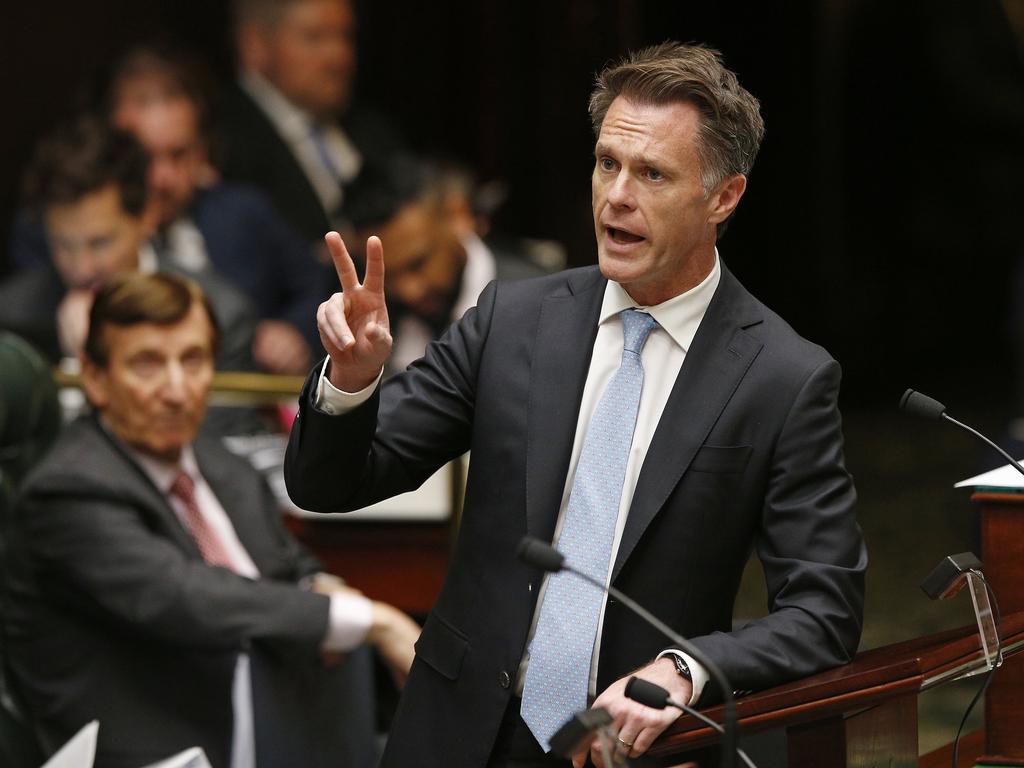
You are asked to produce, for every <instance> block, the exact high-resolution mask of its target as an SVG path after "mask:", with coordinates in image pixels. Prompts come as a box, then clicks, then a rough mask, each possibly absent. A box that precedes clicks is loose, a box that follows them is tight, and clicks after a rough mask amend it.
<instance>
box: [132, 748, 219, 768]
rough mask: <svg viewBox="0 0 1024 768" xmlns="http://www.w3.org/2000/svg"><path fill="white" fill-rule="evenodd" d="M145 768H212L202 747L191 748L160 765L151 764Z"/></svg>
mask: <svg viewBox="0 0 1024 768" xmlns="http://www.w3.org/2000/svg"><path fill="white" fill-rule="evenodd" d="M145 768H210V761H209V760H207V759H206V753H205V752H203V750H202V747H191V748H189V749H186V750H185V751H184V752H179V753H178V754H176V755H173V756H172V757H168V758H167V759H166V760H161V761H160V762H159V763H150V764H149V765H147V766H145Z"/></svg>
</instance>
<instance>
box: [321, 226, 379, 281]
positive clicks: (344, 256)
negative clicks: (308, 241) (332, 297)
mask: <svg viewBox="0 0 1024 768" xmlns="http://www.w3.org/2000/svg"><path fill="white" fill-rule="evenodd" d="M370 239H371V240H377V242H378V244H379V243H380V240H378V239H377V238H375V237H373V238H370ZM324 242H326V243H327V250H328V251H330V253H331V261H333V262H334V271H335V272H337V273H338V280H339V281H340V282H341V290H342V291H349V292H351V291H354V290H355V289H356V288H358V287H359V274H358V273H357V272H356V265H355V264H354V263H353V261H352V257H351V256H349V253H348V248H346V247H345V241H344V240H342V239H341V235H339V234H338V233H337V232H328V233H327V234H326V235H325V236H324ZM381 271H382V274H383V266H382V267H381Z"/></svg>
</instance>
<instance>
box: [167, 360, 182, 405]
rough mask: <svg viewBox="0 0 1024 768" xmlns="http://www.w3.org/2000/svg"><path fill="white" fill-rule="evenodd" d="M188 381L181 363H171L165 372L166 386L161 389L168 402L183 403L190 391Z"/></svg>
mask: <svg viewBox="0 0 1024 768" xmlns="http://www.w3.org/2000/svg"><path fill="white" fill-rule="evenodd" d="M187 385H188V380H187V376H186V374H185V369H184V368H182V367H181V364H180V363H177V362H170V363H168V364H167V369H166V371H165V372H164V385H163V387H162V388H161V393H162V394H163V397H164V399H165V400H167V401H168V402H172V403H182V402H184V401H185V397H186V394H187V391H188V386H187Z"/></svg>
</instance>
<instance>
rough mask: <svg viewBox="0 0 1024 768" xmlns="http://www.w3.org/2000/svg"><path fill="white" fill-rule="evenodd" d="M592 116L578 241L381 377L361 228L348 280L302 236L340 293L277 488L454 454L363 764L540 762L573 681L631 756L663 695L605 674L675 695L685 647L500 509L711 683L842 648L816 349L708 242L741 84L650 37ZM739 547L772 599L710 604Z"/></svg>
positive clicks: (747, 678)
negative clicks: (430, 601) (572, 252)
mask: <svg viewBox="0 0 1024 768" xmlns="http://www.w3.org/2000/svg"><path fill="white" fill-rule="evenodd" d="M591 115H592V119H593V122H594V128H595V133H596V135H597V144H596V150H595V157H596V162H595V166H594V171H593V176H592V191H593V213H594V227H595V233H596V236H597V250H598V260H599V267H597V268H594V267H591V268H585V269H579V270H572V271H569V272H565V273H562V274H557V275H553V276H550V277H543V278H539V279H536V280H527V281H521V282H513V283H501V282H497V283H492V284H491V285H490V286H489V287H488V288H487V289H486V290H485V291H484V293H483V294H482V296H481V297H480V300H479V302H478V304H477V307H476V309H474V310H471V311H470V312H469V313H467V315H466V316H465V317H464V318H463V319H462V320H461V321H459V322H458V323H456V324H454V325H453V326H452V328H451V329H450V331H449V332H448V333H447V334H446V335H445V336H444V337H443V338H442V339H441V340H440V341H439V342H436V343H434V344H432V345H431V346H430V347H429V348H428V349H427V352H426V355H425V356H424V358H423V359H422V360H421V361H419V362H417V363H415V364H414V365H413V366H412V367H411V368H410V369H409V370H408V371H407V372H406V373H404V374H402V375H399V376H396V377H394V378H392V379H390V380H389V381H388V382H387V383H386V384H385V385H384V386H382V387H379V388H378V387H377V384H376V382H377V381H378V376H379V371H380V369H381V367H382V365H383V364H384V361H385V360H386V359H387V356H388V353H389V350H390V346H391V339H390V333H389V326H388V316H387V312H386V305H385V300H384V296H383V284H384V278H383V271H384V265H383V253H382V247H381V244H380V241H379V240H376V239H373V238H371V240H370V243H369V244H368V251H369V254H370V256H369V258H368V264H367V270H366V277H365V282H364V283H363V284H362V285H360V284H359V283H358V282H357V277H356V273H355V271H354V269H353V268H352V265H351V262H350V260H349V259H348V258H347V255H346V251H345V249H344V246H343V244H342V243H341V240H340V238H338V237H337V235H334V234H331V235H329V236H328V242H329V244H330V246H331V247H332V249H333V251H334V253H335V254H336V263H337V265H338V271H339V275H340V278H341V281H342V286H343V292H342V293H341V294H336V295H335V296H333V297H332V298H331V299H330V300H329V301H328V302H325V303H324V304H323V305H321V308H320V310H319V315H318V319H319V324H320V333H321V338H322V339H323V342H324V346H325V347H326V349H327V352H328V360H327V361H325V363H324V365H323V366H320V367H318V368H316V369H314V373H313V374H312V376H311V377H310V379H309V381H308V383H307V387H306V389H305V391H304V392H303V394H302V399H301V407H300V413H299V416H298V418H297V420H296V422H295V426H294V428H293V431H292V435H291V443H290V445H289V454H288V459H287V463H286V479H287V480H288V487H289V491H290V493H291V494H292V496H293V498H294V499H295V501H296V502H297V503H298V504H299V505H300V506H302V507H304V508H307V509H321V510H344V509H348V508H353V507H357V506H359V505H362V504H365V503H367V502H369V501H371V500H373V499H377V498H380V497H382V496H388V495H391V494H394V493H398V492H401V491H404V490H407V489H409V488H413V487H415V486H417V485H418V484H419V483H421V482H422V481H423V479H424V478H426V477H427V476H428V475H429V474H430V473H431V472H433V471H434V469H435V468H436V467H437V466H439V465H440V464H442V463H443V462H444V461H446V460H448V459H450V458H451V457H453V456H457V455H459V454H461V453H463V452H465V451H467V450H469V451H471V456H472V458H471V464H470V469H469V478H468V483H467V486H466V500H465V511H464V515H463V518H462V524H461V529H460V532H459V540H458V543H457V545H456V547H455V550H454V555H453V559H452V564H451V568H450V571H449V574H448V578H447V580H446V582H445V585H444V588H443V590H442V592H441V595H440V596H439V598H438V601H437V604H436V605H435V607H434V610H433V612H432V613H431V615H430V616H429V617H428V619H427V622H426V624H425V626H424V630H423V634H422V636H421V638H420V640H419V642H418V644H417V657H416V661H415V662H414V663H413V668H412V671H411V673H410V678H409V684H408V686H407V688H406V690H405V692H404V694H403V699H402V702H401V704H400V706H399V712H398V714H397V716H396V720H395V723H394V726H393V730H392V734H391V739H390V741H389V744H388V751H387V753H386V754H385V757H384V765H386V766H405V765H413V764H415V765H421V766H441V765H445V766H466V767H467V768H469V767H470V766H485V765H486V766H535V765H536V766H542V765H562V764H564V763H563V762H560V761H559V760H558V759H557V758H556V757H554V756H553V755H551V754H547V750H548V747H549V744H548V742H549V739H550V737H551V735H552V734H553V733H554V731H555V730H557V728H558V726H560V725H561V723H563V722H564V721H565V720H567V719H568V718H569V717H570V715H571V714H572V713H573V712H574V711H576V710H579V709H582V708H584V707H585V706H587V704H588V703H589V704H593V705H594V706H603V707H606V708H607V709H608V710H609V711H610V712H611V714H612V716H613V718H614V725H615V727H616V728H617V732H618V742H617V744H618V749H619V751H620V754H624V755H625V754H628V755H630V756H632V757H636V756H638V755H642V754H643V753H644V752H645V750H646V749H647V748H648V747H649V746H650V744H651V742H652V741H653V740H654V739H655V738H656V737H657V736H658V735H659V734H660V733H661V732H662V731H663V730H664V729H665V728H666V727H667V726H668V724H669V723H670V722H671V721H672V720H673V719H674V717H675V716H676V715H675V714H674V713H673V712H671V711H655V710H652V709H648V708H646V707H643V706H641V705H639V704H636V703H635V702H632V701H629V700H628V699H626V698H625V696H624V687H625V683H626V680H627V679H628V676H630V675H631V674H636V675H639V676H641V677H644V678H646V679H649V680H652V681H653V682H655V683H658V684H659V685H661V686H662V687H664V688H666V689H668V690H669V691H670V693H671V694H672V696H673V698H675V699H676V700H680V701H690V702H692V703H693V702H697V701H698V700H700V699H701V698H702V696H704V695H705V692H704V688H705V684H706V683H707V679H708V673H707V670H705V669H704V668H703V667H702V666H701V665H700V664H699V663H698V662H697V660H696V659H694V658H692V657H690V656H688V655H687V654H684V653H682V652H680V651H678V650H677V649H672V648H666V647H665V640H664V638H662V637H660V636H659V635H658V633H656V632H654V631H653V630H651V629H649V628H648V627H646V626H645V625H643V624H642V623H640V622H639V621H638V620H637V619H636V618H635V617H633V616H631V615H630V614H629V613H628V612H626V611H625V610H624V609H623V607H622V606H621V605H619V604H618V603H617V602H616V601H614V600H608V601H607V602H605V601H604V600H603V599H601V598H600V595H599V593H597V592H596V590H589V591H588V589H587V588H586V587H585V586H581V585H580V583H579V582H578V580H575V581H574V580H573V578H572V577H571V576H566V575H563V574H559V575H557V576H552V577H550V578H546V579H545V578H544V577H543V575H542V574H540V573H538V572H537V571H535V570H533V569H531V568H529V567H527V566H525V565H523V564H521V563H519V562H518V561H517V559H516V555H515V551H516V545H517V543H518V541H519V540H520V538H521V537H522V536H523V535H525V534H530V535H533V536H536V537H540V538H542V539H547V540H554V542H555V544H556V545H557V546H558V547H559V548H560V549H561V550H563V551H565V552H567V553H568V557H569V559H570V561H571V562H573V563H574V564H576V565H577V566H578V567H582V568H583V569H585V570H587V571H589V572H590V573H591V574H592V575H593V576H595V577H596V578H598V579H604V580H606V582H608V583H612V584H614V585H615V586H617V587H618V588H619V589H621V590H623V591H624V592H626V593H627V594H630V595H631V596H633V597H634V598H636V599H637V600H639V602H640V603H642V604H644V605H645V606H646V607H647V608H648V609H650V610H651V611H652V612H653V613H654V614H656V615H658V616H660V617H662V618H663V619H664V620H665V621H666V622H667V623H668V624H669V625H671V626H672V627H673V628H674V629H676V630H677V631H678V632H680V633H682V634H683V635H686V636H688V637H690V638H691V641H692V643H693V644H694V645H695V646H697V647H698V648H699V649H700V650H701V651H702V652H703V654H704V655H705V656H706V657H707V658H708V659H711V660H713V661H714V662H715V663H716V664H717V666H718V667H719V668H720V669H721V670H723V671H724V673H725V674H726V676H727V677H728V679H729V680H730V681H731V684H732V686H733V687H735V688H737V689H760V688H765V687H768V686H772V685H775V684H777V683H781V682H783V681H785V680H789V679H792V678H796V677H800V676H803V675H807V674H811V673H813V672H816V671H818V670H821V669H823V668H827V667H829V666H834V665H836V664H840V663H843V662H845V661H847V660H849V658H850V657H851V656H852V654H853V653H854V651H855V650H856V647H857V643H858V639H859V636H860V629H861V620H862V609H863V588H864V583H863V575H864V570H865V567H866V562H867V560H866V553H865V550H864V546H863V541H862V538H861V534H860V531H859V528H858V526H857V523H856V520H855V516H854V502H855V492H854V488H853V483H852V480H851V478H850V476H849V474H848V473H847V471H846V469H845V468H844V465H843V455H842V432H841V423H840V416H839V412H838V408H837V402H836V401H837V397H838V390H839V379H840V370H839V366H838V364H837V363H836V362H835V361H834V360H833V359H832V358H831V357H830V356H829V355H828V353H827V352H825V350H823V349H822V348H820V347H818V346H816V345H814V344H811V343H810V342H808V341H805V340H804V339H802V338H801V337H800V336H798V335H797V334H796V333H795V332H794V331H793V329H792V328H790V327H789V326H788V325H787V324H786V323H785V322H784V321H783V320H782V319H781V318H779V317H778V316H777V315H776V314H774V313H773V312H772V311H771V310H769V309H768V308H767V307H765V306H764V305H763V304H761V303H760V302H759V301H757V300H756V299H755V298H754V297H753V296H751V295H750V294H749V293H748V292H747V291H746V290H745V289H744V288H743V286H742V285H740V283H739V281H738V280H737V279H736V278H735V277H733V276H732V274H731V273H730V272H729V270H728V269H727V268H726V267H725V265H724V264H723V263H722V261H721V259H720V258H719V255H718V251H717V248H716V240H717V237H718V234H719V230H720V229H721V228H722V227H723V226H724V224H725V222H726V221H727V220H728V218H729V217H730V216H731V215H732V213H733V211H734V210H735V209H736V206H737V204H738V203H739V200H740V198H741V197H742V195H743V193H744V191H745V189H746V183H747V174H748V173H749V171H750V168H751V166H752V164H753V161H754V157H755V156H756V154H757V150H758V146H759V144H760V139H761V136H762V134H763V122H762V120H761V117H760V114H759V106H758V103H757V100H756V99H755V98H754V97H753V96H751V95H750V94H749V93H748V92H747V91H746V90H744V89H743V88H742V87H741V86H740V85H739V83H738V82H737V80H736V77H735V75H734V74H733V73H732V72H730V71H729V70H727V69H725V67H724V66H723V65H722V63H721V59H720V56H719V55H718V54H717V52H715V51H712V50H709V49H706V48H703V47H700V46H686V45H679V44H674V43H673V44H668V43H667V44H663V45H661V46H657V47H654V48H650V49H646V50H644V51H641V52H639V53H636V54H634V55H632V56H630V57H628V58H627V59H626V60H624V61H623V62H621V63H619V64H616V65H614V66H612V67H610V68H608V69H607V70H605V71H604V72H603V73H602V74H601V76H600V78H599V81H598V86H597V88H596V90H595V91H594V93H593V95H592V99H591ZM339 467H347V468H349V469H348V470H347V471H344V472H339V471H338V468H339ZM753 548H756V550H757V552H758V555H759V557H760V560H761V562H762V565H763V566H764V571H765V577H766V582H767V587H768V595H769V608H770V612H769V614H768V615H767V616H765V617H763V618H761V619H758V620H756V621H753V622H751V623H750V624H748V625H747V626H744V627H742V628H739V629H736V630H733V629H732V627H731V619H732V604H733V600H734V598H735V595H736V590H737V588H738V584H739V581H740V576H741V572H742V570H743V566H744V564H745V562H746V561H747V558H748V556H749V554H750V552H751V550H752V549H753ZM715 694H716V692H715V691H714V690H711V691H710V692H709V693H708V694H707V695H708V697H713V696H714V695H715ZM704 700H705V701H706V700H707V698H705V699H704ZM586 757H587V754H586V751H583V752H580V753H578V754H577V755H575V756H574V758H573V759H574V762H575V764H576V765H577V766H579V765H582V764H583V762H584V760H585V759H586ZM590 757H591V758H592V759H594V761H595V762H597V763H600V762H601V761H600V755H598V754H597V752H596V750H595V751H594V752H593V753H592V754H591V755H590Z"/></svg>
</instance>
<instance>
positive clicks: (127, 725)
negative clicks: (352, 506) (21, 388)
mask: <svg viewBox="0 0 1024 768" xmlns="http://www.w3.org/2000/svg"><path fill="white" fill-rule="evenodd" d="M195 449H196V458H197V461H198V463H199V466H200V469H201V471H202V473H203V476H204V477H205V478H206V481H207V483H208V484H209V486H210V488H211V489H212V490H213V491H214V494H215V495H216V496H217V498H218V500H220V502H221V504H222V506H223V507H224V511H225V512H226V513H227V514H228V517H229V518H230V520H231V523H232V525H233V526H234V528H235V531H236V532H237V534H238V538H239V540H240V541H241V543H242V545H243V546H244V547H245V549H246V551H247V552H248V553H249V555H250V557H251V558H252V560H253V562H254V563H255V564H256V567H257V568H258V569H259V571H260V578H259V579H258V580H250V579H246V578H243V577H241V576H238V575H236V574H234V573H232V572H230V571H228V570H226V569H223V568H213V567H209V566H207V565H206V564H205V563H204V562H203V560H202V557H201V556H200V554H199V550H198V548H197V547H196V544H195V541H194V540H193V539H192V537H191V535H190V534H189V533H188V532H187V531H186V529H185V528H184V527H183V526H182V524H181V523H180V522H179V520H178V518H177V516H176V515H175V513H174V511H173V510H172V508H171V506H170V505H169V504H168V502H167V500H166V498H165V497H164V495H163V494H162V493H161V492H160V491H158V490H157V488H156V487H155V486H154V485H153V484H152V483H151V482H150V480H149V478H148V477H147V476H146V475H145V474H144V473H143V472H142V470H141V469H140V468H139V466H138V465H137V464H136V463H135V462H134V461H133V460H132V459H131V458H130V457H129V455H128V454H127V453H125V452H124V450H123V448H122V447H121V444H120V443H119V442H117V441H116V440H115V439H113V438H112V437H110V436H109V435H108V434H107V433H106V431H105V430H103V429H102V428H101V427H100V426H99V424H98V423H97V422H96V421H95V420H94V419H92V418H89V417H86V418H83V419H80V420H79V421H77V422H75V423H73V424H72V425H70V426H69V427H68V428H67V431H66V432H65V434H64V435H62V437H61V438H60V440H59V441H58V443H57V445H56V447H55V448H54V450H53V452H52V453H51V454H50V455H49V456H48V457H47V458H46V459H45V460H44V461H43V463H42V464H41V465H40V466H39V467H38V468H37V469H36V470H35V471H34V472H33V474H31V475H30V476H29V478H28V479H27V480H26V483H25V485H24V487H23V490H22V496H21V500H20V502H19V504H18V509H17V514H18V519H17V522H16V525H15V533H16V534H17V539H16V540H15V541H13V542H12V543H11V545H10V546H9V548H8V551H9V555H10V557H11V559H12V560H13V563H12V564H11V566H10V570H11V573H10V575H9V583H8V589H7V601H6V605H5V606H4V613H5V616H4V621H5V625H6V630H7V637H8V642H9V653H10V661H11V666H12V668H13V671H14V672H15V674H16V678H17V681H18V682H19V683H20V686H21V688H22V690H23V693H24V694H25V696H26V698H27V700H28V702H29V704H30V708H31V710H32V712H33V716H34V718H35V720H36V723H37V725H38V727H39V731H40V735H41V737H42V739H43V741H44V743H45V744H46V746H47V748H48V749H50V750H52V749H53V748H55V747H56V746H58V745H59V744H61V743H62V742H63V741H64V740H66V739H67V738H68V737H70V736H71V735H72V734H73V733H74V732H75V731H76V730H77V729H78V728H79V727H81V726H82V725H84V724H85V723H86V722H88V721H89V720H92V719H93V718H98V719H99V720H100V723H101V726H100V731H99V747H98V751H97V758H96V765H97V766H98V767H100V768H104V767H111V768H113V767H117V768H121V767H123V768H138V766H140V765H145V764H147V763H150V762H155V761H156V760H158V759H161V758H164V757H167V756H169V755H171V754H174V753H176V752H178V751H180V750H183V749H186V748H187V747H190V746H194V745H198V746H201V747H203V749H204V750H205V751H206V753H207V756H208V757H209V759H210V763H211V764H212V765H213V766H214V768H226V766H227V765H228V758H229V751H230V744H231V733H232V698H231V691H232V680H233V677H234V670H235V660H236V658H237V656H238V653H239V652H240V651H243V650H246V651H248V652H249V655H250V659H251V663H252V678H253V709H254V715H255V720H256V754H257V761H258V765H259V766H261V767H262V768H267V767H268V766H279V767H280V768H286V767H290V766H292V765H302V766H321V767H323V768H326V766H332V767H334V766H339V765H366V764H368V763H367V762H366V761H368V760H371V759H372V758H371V757H368V756H366V755H364V756H363V761H360V762H355V761H352V762H350V758H351V757H352V754H353V752H352V750H353V738H352V736H353V734H358V733H360V728H362V732H363V733H364V734H365V736H364V740H363V742H364V743H363V744H362V745H356V747H355V748H356V749H358V748H365V747H366V746H367V744H366V739H372V722H371V721H370V718H372V715H371V714H369V713H368V712H366V711H365V707H361V708H360V709H359V710H357V711H352V710H351V708H348V709H343V708H342V707H341V706H339V701H342V702H343V698H342V699H339V697H343V696H344V691H345V687H346V686H347V685H348V683H346V682H345V676H346V675H351V674H353V670H346V669H344V668H341V667H338V668H334V669H325V668H324V667H323V666H322V665H321V664H320V662H319V645H320V643H321V641H322V639H323V637H324V633H325V632H326V628H327V621H328V610H329V608H328V606H329V601H328V599H327V598H326V597H325V596H323V595H319V594H314V593H311V592H307V591H303V590H301V589H299V588H298V587H297V585H296V582H297V581H298V580H299V579H300V578H301V577H303V576H306V575H308V574H311V573H313V572H315V571H317V570H319V565H318V563H317V562H316V560H315V559H313V558H312V557H311V556H310V555H308V554H307V553H306V552H305V551H304V550H303V549H302V548H301V547H300V546H299V545H298V544H297V543H296V542H295V540H294V539H293V538H292V537H291V536H289V535H288V534H287V532H286V531H285V529H284V527H283V525H282V522H281V519H280V515H279V513H278V506H277V503H276V501H275V500H274V498H273V495H272V494H271V492H270V490H269V488H268V487H267V485H266V483H264V482H263V481H262V479H261V478H260V476H259V475H258V473H256V471H255V470H254V469H253V468H252V467H251V466H249V465H248V463H247V462H246V461H245V460H244V459H241V458H239V457H236V456H234V455H232V454H230V453H228V452H227V451H226V450H225V449H224V448H222V447H221V446H220V445H219V443H215V442H212V441H199V442H197V443H196V446H195ZM364 691H365V689H364ZM371 746H372V745H371Z"/></svg>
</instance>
